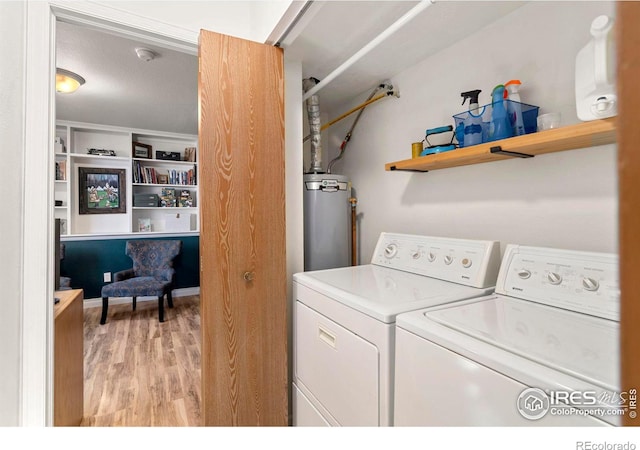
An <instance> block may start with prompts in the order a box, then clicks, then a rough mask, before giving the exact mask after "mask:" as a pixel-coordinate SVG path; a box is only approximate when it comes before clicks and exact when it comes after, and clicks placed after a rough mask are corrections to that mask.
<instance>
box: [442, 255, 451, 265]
mask: <svg viewBox="0 0 640 450" xmlns="http://www.w3.org/2000/svg"><path fill="white" fill-rule="evenodd" d="M452 262H453V256H450V255H447V256H445V257H444V263H445V264H446V265H447V266H448V265H449V264H451V263H452Z"/></svg>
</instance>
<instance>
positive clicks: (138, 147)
mask: <svg viewBox="0 0 640 450" xmlns="http://www.w3.org/2000/svg"><path fill="white" fill-rule="evenodd" d="M131 146H132V152H133V157H134V158H146V159H151V154H152V153H151V151H152V146H151V145H148V144H143V143H142V142H133V143H132V144H131Z"/></svg>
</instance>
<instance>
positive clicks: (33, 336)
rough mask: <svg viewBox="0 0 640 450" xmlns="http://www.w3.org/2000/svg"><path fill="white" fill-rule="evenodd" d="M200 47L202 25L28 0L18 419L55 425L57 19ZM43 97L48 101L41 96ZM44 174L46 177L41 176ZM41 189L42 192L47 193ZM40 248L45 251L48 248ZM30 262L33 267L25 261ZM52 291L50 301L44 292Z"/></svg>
mask: <svg viewBox="0 0 640 450" xmlns="http://www.w3.org/2000/svg"><path fill="white" fill-rule="evenodd" d="M57 20H63V21H66V22H69V23H75V24H79V25H85V26H90V27H94V28H96V29H100V30H103V31H107V32H110V33H116V34H119V35H123V36H127V37H134V38H135V39H138V40H141V41H146V42H150V43H154V44H156V45H161V46H164V47H167V48H170V49H173V50H178V51H182V52H185V53H190V54H193V55H197V53H198V36H199V33H196V32H192V31H189V30H185V29H184V28H179V27H174V26H171V25H168V24H165V23H161V22H156V21H154V20H151V19H147V18H144V17H140V16H137V15H134V14H130V13H126V12H124V11H119V10H115V9H112V8H109V7H106V6H102V5H98V4H92V3H76V2H72V3H67V2H64V1H49V2H42V1H28V2H26V30H27V33H28V36H29V39H27V44H26V49H25V71H24V76H25V85H24V88H25V99H24V107H25V114H24V130H25V149H24V150H25V151H24V214H23V223H24V226H23V261H21V265H22V267H23V269H22V298H21V300H22V312H21V324H20V330H21V337H20V339H21V342H20V347H21V352H20V353H21V360H20V362H19V364H20V397H19V398H20V404H19V410H20V411H19V423H20V425H21V426H36V427H41V426H52V425H53V326H54V323H53V298H51V297H52V296H53V289H54V280H53V272H54V270H53V263H52V262H53V258H54V254H55V253H54V248H53V246H54V236H53V206H52V205H53V194H54V192H53V170H52V169H51V168H52V167H53V149H52V146H53V135H54V130H55V86H54V82H53V80H54V74H55V44H56V39H55V30H56V21H57ZM42 99H46V101H45V102H44V106H45V107H43V100H42ZM43 180H44V182H43ZM43 193H44V195H43ZM43 249H46V251H44V252H43ZM26 268H28V270H27V269H26ZM49 298H50V299H51V302H46V301H43V299H49Z"/></svg>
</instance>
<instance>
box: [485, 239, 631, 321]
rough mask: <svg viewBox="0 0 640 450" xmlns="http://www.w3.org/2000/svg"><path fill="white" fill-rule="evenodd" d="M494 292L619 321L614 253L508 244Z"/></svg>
mask: <svg viewBox="0 0 640 450" xmlns="http://www.w3.org/2000/svg"><path fill="white" fill-rule="evenodd" d="M496 292H497V293H499V294H504V295H508V296H510V297H517V298H522V299H526V300H531V301H534V302H538V303H544V304H547V305H551V306H556V307H559V308H564V309H568V310H571V311H577V312H581V313H584V314H590V315H592V316H596V317H604V318H606V319H611V320H616V321H619V320H620V307H619V305H620V283H619V278H618V257H617V256H616V255H613V254H603V253H591V252H578V251H572V250H559V249H545V248H539V247H535V248H534V247H525V246H519V245H508V246H507V248H506V250H505V254H504V258H503V260H502V267H501V269H500V275H499V277H498V284H497V286H496Z"/></svg>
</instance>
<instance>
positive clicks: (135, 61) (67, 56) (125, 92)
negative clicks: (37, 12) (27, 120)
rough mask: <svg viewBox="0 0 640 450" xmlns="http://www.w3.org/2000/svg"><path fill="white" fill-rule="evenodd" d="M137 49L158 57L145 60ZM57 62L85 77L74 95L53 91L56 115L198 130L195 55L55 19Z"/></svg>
mask: <svg viewBox="0 0 640 450" xmlns="http://www.w3.org/2000/svg"><path fill="white" fill-rule="evenodd" d="M137 47H144V48H148V49H150V50H153V51H154V52H156V53H157V55H158V56H157V58H155V59H154V60H152V61H149V62H145V61H143V60H141V59H139V58H138V57H137V55H136V52H135V49H136V48H137ZM56 66H57V67H60V68H63V69H67V70H71V71H72V72H75V73H77V74H79V75H80V76H82V77H83V78H84V79H85V80H86V84H85V85H84V86H82V87H80V89H78V90H77V91H76V92H74V93H73V94H59V93H56V117H57V119H60V120H73V121H80V122H90V123H98V124H106V125H116V126H125V127H131V128H142V129H148V130H162V131H170V132H175V133H189V134H197V133H198V58H197V56H194V55H190V54H187V53H181V52H177V51H173V50H168V49H165V48H162V47H158V46H153V45H148V44H143V43H140V42H136V41H133V40H131V39H129V38H124V37H120V36H115V35H113V34H107V33H104V32H101V31H96V30H94V29H90V28H87V27H84V26H78V25H71V24H68V23H64V22H58V23H57V26H56Z"/></svg>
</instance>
